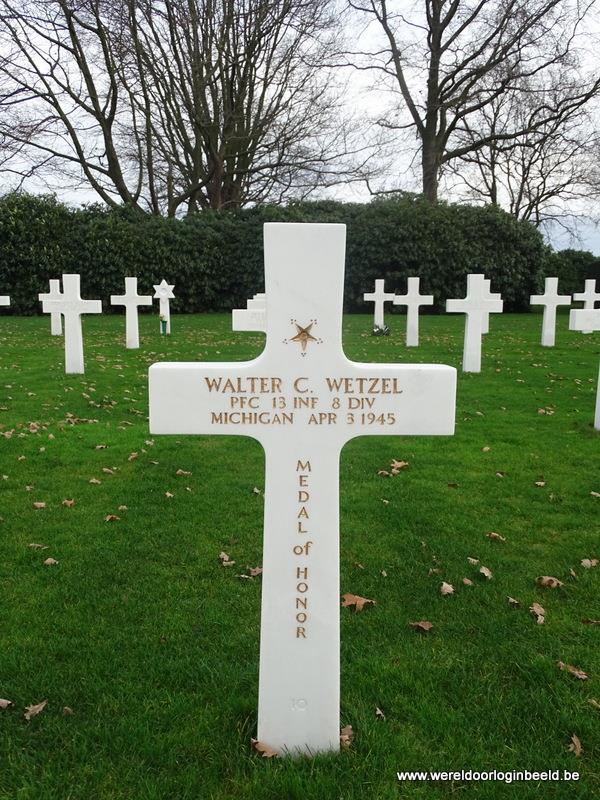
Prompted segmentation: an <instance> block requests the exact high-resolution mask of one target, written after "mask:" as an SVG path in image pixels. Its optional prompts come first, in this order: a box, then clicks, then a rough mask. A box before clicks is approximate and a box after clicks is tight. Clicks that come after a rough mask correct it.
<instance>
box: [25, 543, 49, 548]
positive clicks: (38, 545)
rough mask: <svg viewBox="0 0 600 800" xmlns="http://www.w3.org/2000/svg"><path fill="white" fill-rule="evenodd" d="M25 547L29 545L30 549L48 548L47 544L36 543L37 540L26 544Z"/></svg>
mask: <svg viewBox="0 0 600 800" xmlns="http://www.w3.org/2000/svg"><path fill="white" fill-rule="evenodd" d="M27 547H31V549H32V550H47V549H48V545H47V544H38V543H37V542H31V544H28V545H27Z"/></svg>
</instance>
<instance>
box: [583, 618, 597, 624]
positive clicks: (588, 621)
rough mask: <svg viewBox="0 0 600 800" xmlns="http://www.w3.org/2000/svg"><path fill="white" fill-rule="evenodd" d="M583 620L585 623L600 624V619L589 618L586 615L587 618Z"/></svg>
mask: <svg viewBox="0 0 600 800" xmlns="http://www.w3.org/2000/svg"><path fill="white" fill-rule="evenodd" d="M581 621H582V622H583V624H584V625H600V619H588V618H587V617H586V618H585V619H582V620H581Z"/></svg>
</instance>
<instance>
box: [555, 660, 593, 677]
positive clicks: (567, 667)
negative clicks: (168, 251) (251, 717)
mask: <svg viewBox="0 0 600 800" xmlns="http://www.w3.org/2000/svg"><path fill="white" fill-rule="evenodd" d="M556 665H557V667H558V668H559V669H562V670H563V671H565V672H570V673H571V675H573V676H574V677H575V678H578V679H579V680H580V681H587V679H588V678H589V675H587V673H585V672H584V671H583V670H582V669H580V668H579V667H574V666H573V665H572V664H565V662H564V661H557V662H556Z"/></svg>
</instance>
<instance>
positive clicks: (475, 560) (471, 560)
mask: <svg viewBox="0 0 600 800" xmlns="http://www.w3.org/2000/svg"><path fill="white" fill-rule="evenodd" d="M467 561H468V562H469V564H472V565H473V566H475V564H479V559H478V558H471V557H470V556H467Z"/></svg>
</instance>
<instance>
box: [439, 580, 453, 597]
mask: <svg viewBox="0 0 600 800" xmlns="http://www.w3.org/2000/svg"><path fill="white" fill-rule="evenodd" d="M440 594H442V595H447V594H454V586H452V584H451V583H446V581H442V585H441V586H440Z"/></svg>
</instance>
